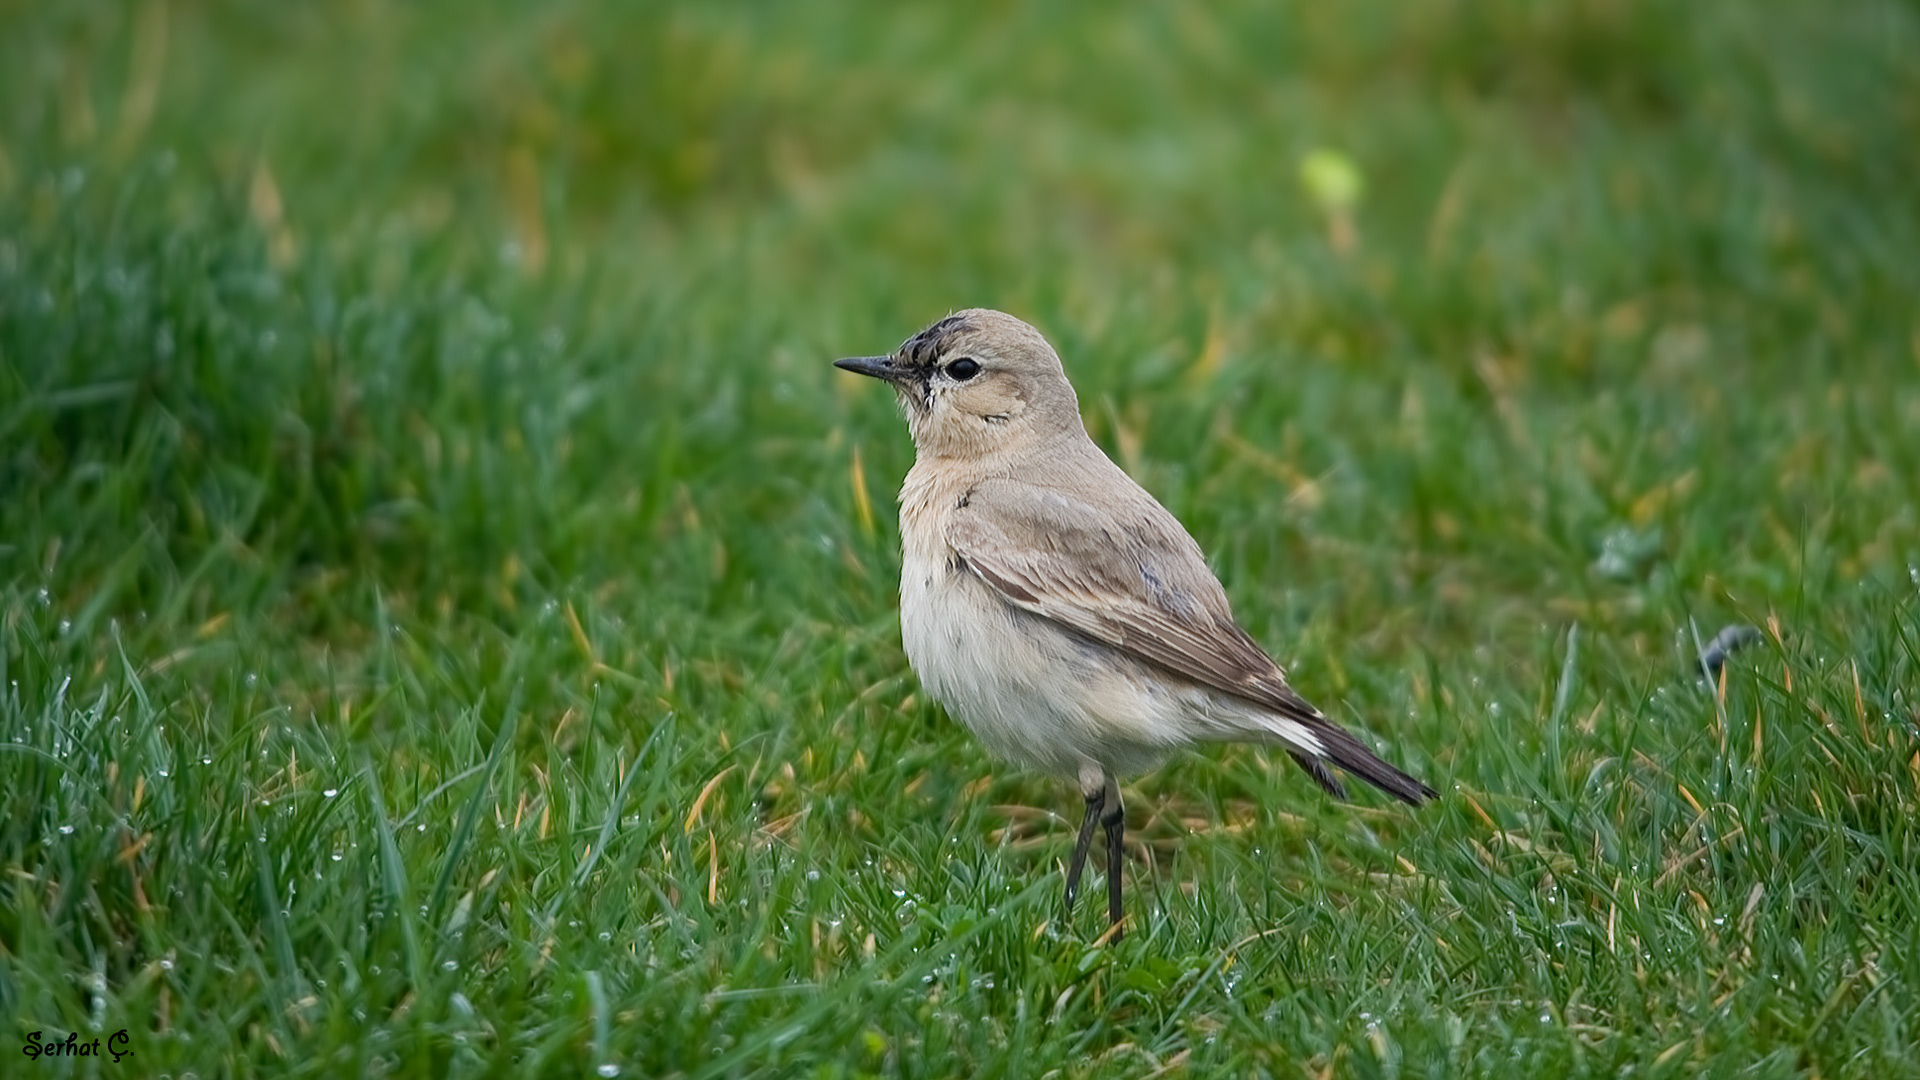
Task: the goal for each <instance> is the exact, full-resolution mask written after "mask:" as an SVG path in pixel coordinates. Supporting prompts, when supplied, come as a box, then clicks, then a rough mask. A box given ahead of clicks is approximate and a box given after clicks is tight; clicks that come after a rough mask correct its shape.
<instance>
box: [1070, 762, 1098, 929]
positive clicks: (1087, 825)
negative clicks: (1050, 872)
mask: <svg viewBox="0 0 1920 1080" xmlns="http://www.w3.org/2000/svg"><path fill="white" fill-rule="evenodd" d="M1105 796H1106V789H1105V787H1104V786H1102V787H1096V788H1094V789H1093V790H1092V791H1090V792H1087V816H1086V819H1085V820H1084V821H1082V822H1081V823H1080V839H1079V840H1077V841H1075V842H1074V845H1073V860H1072V861H1071V862H1069V863H1067V904H1066V906H1067V916H1068V917H1069V918H1071V917H1072V916H1073V901H1074V899H1075V898H1076V897H1078V896H1079V895H1080V871H1082V870H1084V869H1086V866H1087V849H1088V848H1089V847H1092V846H1093V824H1094V822H1096V821H1099V820H1100V803H1101V801H1102V800H1103V799H1104V798H1105Z"/></svg>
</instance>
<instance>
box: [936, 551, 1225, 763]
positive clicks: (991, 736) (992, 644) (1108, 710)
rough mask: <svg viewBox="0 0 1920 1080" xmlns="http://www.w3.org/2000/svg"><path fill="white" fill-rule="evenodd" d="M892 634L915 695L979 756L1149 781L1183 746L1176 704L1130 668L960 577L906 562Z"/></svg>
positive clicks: (944, 567) (939, 566) (942, 567)
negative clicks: (950, 722)
mask: <svg viewBox="0 0 1920 1080" xmlns="http://www.w3.org/2000/svg"><path fill="white" fill-rule="evenodd" d="M900 629H901V638H902V640H903V642H904V644H905V646H906V651H907V660H908V661H909V662H910V663H911V664H912V665H913V670H914V672H915V673H916V674H917V675H919V677H920V682H921V685H923V686H924V687H926V690H927V692H928V693H929V694H930V695H932V697H933V698H934V700H936V701H938V702H940V704H942V705H944V706H945V707H946V709H947V712H948V713H949V714H951V715H952V716H953V717H954V718H955V719H956V720H959V721H960V722H961V723H963V724H965V725H966V726H967V727H968V728H969V729H970V730H972V732H973V733H974V735H975V736H977V737H978V738H979V739H980V741H981V742H982V743H984V744H986V746H987V749H988V750H990V751H992V752H993V753H994V754H995V755H997V756H999V757H1001V758H1004V759H1006V760H1008V761H1011V762H1014V763H1016V764H1019V765H1024V766H1028V767H1030V768H1036V769H1041V770H1044V771H1047V772H1051V773H1055V774H1057V775H1060V776H1066V777H1077V776H1078V775H1079V774H1080V772H1081V769H1082V767H1083V766H1084V765H1086V764H1087V763H1089V762H1092V763H1095V764H1098V765H1100V766H1101V767H1102V768H1104V769H1106V770H1107V771H1108V772H1110V773H1116V774H1127V773H1137V772H1142V771H1145V770H1146V769H1150V768H1152V767H1153V766H1155V765H1157V764H1159V763H1160V761H1162V760H1164V759H1165V757H1166V756H1167V754H1169V753H1170V752H1172V751H1173V750H1174V749H1176V748H1177V747H1179V746H1181V745H1184V744H1185V743H1186V742H1187V741H1188V739H1187V737H1186V736H1185V734H1184V728H1185V725H1184V724H1183V723H1182V722H1181V713H1182V712H1183V711H1184V710H1183V702H1181V701H1180V700H1178V697H1179V695H1178V694H1176V693H1174V692H1171V691H1169V689H1168V688H1166V687H1165V686H1164V685H1163V684H1162V683H1161V681H1160V680H1159V679H1156V678H1153V677H1152V676H1151V675H1150V673H1148V672H1147V671H1145V670H1144V669H1143V668H1142V667H1141V666H1140V665H1138V664H1137V663H1135V662H1134V661H1132V660H1130V659H1128V658H1127V657H1125V656H1122V655H1121V654H1119V653H1118V652H1116V651H1114V650H1111V649H1108V648H1107V647H1105V646H1103V645H1099V644H1097V643H1094V642H1090V641H1087V640H1086V639H1084V638H1081V637H1078V636H1077V635H1074V634H1072V633H1070V632H1068V631H1066V630H1064V629H1063V628H1061V627H1060V626H1058V625H1057V624H1055V623H1053V622H1051V621H1049V620H1047V619H1044V618H1042V617H1040V616H1038V615H1033V614H1031V613H1029V612H1025V611H1022V610H1020V609H1019V608H1016V607H1014V606H1012V605H1011V604H1008V603H1007V602H1006V601H1005V600H1003V599H1001V598H1000V596H999V595H998V594H997V593H995V592H994V591H993V590H992V589H991V588H989V587H988V586H987V585H986V584H985V583H984V582H982V581H980V580H979V579H978V578H976V577H975V576H974V575H973V574H971V573H970V572H968V571H966V570H964V569H959V568H956V567H954V566H952V565H950V564H949V563H947V562H946V561H944V560H936V559H924V558H923V559H916V558H913V557H912V556H909V557H908V559H907V563H906V566H905V567H904V568H903V571H902V577H901V583H900Z"/></svg>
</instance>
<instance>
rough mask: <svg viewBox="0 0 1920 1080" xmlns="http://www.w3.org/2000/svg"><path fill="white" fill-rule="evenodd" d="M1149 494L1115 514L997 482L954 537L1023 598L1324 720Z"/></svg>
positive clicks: (1015, 597)
mask: <svg viewBox="0 0 1920 1080" xmlns="http://www.w3.org/2000/svg"><path fill="white" fill-rule="evenodd" d="M1142 495H1143V498H1141V499H1138V500H1135V499H1127V500H1123V501H1122V505H1123V506H1126V509H1122V510H1120V511H1118V512H1116V511H1114V510H1109V509H1105V508H1101V507H1096V506H1093V505H1091V504H1090V503H1088V502H1086V501H1084V500H1081V499H1077V498H1075V497H1073V496H1072V495H1068V494H1065V493H1063V492H1061V491H1058V490H1056V489H1052V488H1046V487H1040V486H1037V485H1034V484H1030V483H1015V482H1012V481H1006V480H990V481H987V482H985V483H982V484H980V485H978V486H976V487H975V488H974V489H973V490H972V491H971V492H969V493H968V495H967V498H966V499H965V500H964V503H965V505H962V506H959V507H957V508H956V509H955V510H954V513H953V515H952V517H951V518H950V519H949V524H948V527H947V543H948V545H949V546H950V547H952V548H953V551H954V553H955V554H956V555H958V556H960V558H961V559H962V560H963V561H964V562H965V563H966V565H967V567H968V568H969V569H970V570H972V572H973V573H974V574H976V575H978V576H979V577H980V579H981V580H982V581H985V582H986V583H987V584H988V585H991V586H992V587H993V588H994V590H995V591H997V592H998V593H999V594H1000V595H1001V596H1002V597H1005V598H1006V600H1007V602H1008V603H1011V604H1013V605H1015V606H1016V607H1019V608H1022V609H1024V610H1027V611H1030V612H1033V613H1034V614H1036V615H1041V616H1044V617H1046V618H1049V619H1052V620H1053V621H1055V622H1057V623H1060V624H1062V625H1064V626H1067V627H1069V628H1071V629H1073V630H1076V631H1078V632H1080V633H1082V634H1084V635H1086V636H1088V637H1090V638H1093V639H1095V640H1096V641H1101V642H1104V643H1106V644H1108V645H1111V646H1113V647H1114V648H1116V649H1119V650H1120V651H1122V652H1124V653H1127V654H1129V655H1132V656H1134V657H1136V658H1138V659H1141V660H1146V661H1149V662H1151V663H1153V664H1156V665H1158V666H1160V667H1162V668H1166V669H1167V670H1169V671H1172V672H1174V673H1176V674H1179V675H1182V676H1185V677H1186V678H1188V679H1192V680H1193V681H1194V682H1197V683H1201V684H1203V685H1206V686H1210V687H1213V688H1214V689H1216V690H1221V691H1224V692H1226V693H1229V694H1233V695H1235V696H1236V697H1242V698H1246V699H1248V700H1250V701H1254V702H1257V703H1259V704H1261V705H1265V706H1267V707H1268V708H1270V709H1273V710H1274V711H1276V712H1279V713H1281V714H1283V715H1285V716H1288V717H1291V718H1294V719H1299V720H1316V719H1319V717H1320V712H1319V710H1318V709H1315V708H1314V707H1313V706H1312V705H1309V704H1308V703H1307V702H1306V701H1305V700H1304V699H1302V698H1301V697H1300V695H1299V694H1296V693H1294V691H1293V689H1292V688H1291V687H1289V686H1288V685H1287V683H1286V676H1285V675H1284V673H1282V672H1281V670H1280V667H1279V665H1277V664H1275V663H1274V662H1273V659H1272V658H1271V657H1269V656H1268V655H1267V654H1266V652H1265V651H1264V650H1263V649H1261V648H1260V646H1259V645H1258V644H1256V643H1255V642H1254V640H1253V639H1252V638H1251V637H1248V636H1247V632H1246V631H1244V630H1242V629H1241V628H1240V626H1239V625H1238V624H1237V623H1235V622H1234V621H1233V613H1232V611H1231V610H1230V609H1229V608H1228V606H1227V597H1226V593H1225V592H1224V591H1223V590H1222V589H1221V588H1220V582H1219V581H1218V579H1216V578H1215V577H1214V576H1213V572H1212V571H1211V570H1209V569H1208V568H1207V564H1206V560H1205V558H1204V557H1202V555H1201V553H1200V547H1199V545H1197V544H1195V543H1194V542H1193V538H1192V537H1190V536H1188V535H1187V532H1186V530H1185V529H1182V528H1181V527H1180V524H1179V523H1178V522H1177V521H1175V520H1174V519H1173V515H1171V514H1168V513H1167V512H1166V510H1164V509H1163V508H1161V507H1160V506H1159V504H1157V503H1153V502H1152V501H1151V500H1150V499H1145V498H1144V493H1142ZM1127 504H1132V505H1131V506H1127ZM1129 511H1131V512H1129Z"/></svg>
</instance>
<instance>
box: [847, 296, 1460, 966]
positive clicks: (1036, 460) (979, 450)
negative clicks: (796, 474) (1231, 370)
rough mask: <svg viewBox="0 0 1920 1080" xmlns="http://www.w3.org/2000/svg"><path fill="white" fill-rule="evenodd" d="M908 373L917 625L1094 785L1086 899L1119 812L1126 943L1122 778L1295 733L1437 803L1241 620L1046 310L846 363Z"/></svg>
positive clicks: (970, 318)
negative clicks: (1072, 377) (1322, 706)
mask: <svg viewBox="0 0 1920 1080" xmlns="http://www.w3.org/2000/svg"><path fill="white" fill-rule="evenodd" d="M834 365H835V366H836V367H839V368H841V369H844V370H846V371H851V372H854V373H857V374H860V375H866V376H871V377H873V378H876V379H879V380H881V381H882V382H885V383H888V384H890V385H891V386H892V387H893V390H894V392H895V395H896V396H897V397H898V399H899V404H900V407H901V411H902V412H904V413H905V415H906V422H907V429H908V431H909V433H910V434H911V435H912V438H913V445H914V462H913V466H912V468H911V469H910V470H909V471H908V472H907V475H906V479H905V481H904V483H903V484H902V486H901V490H900V535H901V548H902V552H901V570H900V629H901V640H902V644H903V645H904V646H905V650H906V654H907V660H908V663H909V664H910V665H911V666H912V668H913V670H914V672H915V674H916V675H917V676H918V677H919V680H920V683H921V685H922V686H923V687H924V688H925V689H926V691H927V692H928V694H929V695H930V696H931V697H932V698H934V699H935V700H936V701H938V702H939V703H940V704H941V705H942V706H944V707H945V709H946V710H947V712H948V714H949V715H951V716H953V717H954V718H956V719H958V720H959V721H960V722H961V723H962V724H964V725H965V726H966V727H967V728H968V729H970V730H971V731H972V732H973V734H974V735H975V737H977V738H978V739H979V741H980V742H981V743H983V744H984V745H985V746H986V748H987V749H988V750H989V751H990V752H991V753H992V754H993V755H994V756H996V757H998V758H1000V759H1002V760H1004V761H1006V762H1009V763H1011V764H1013V765H1016V766H1019V767H1024V768H1028V769H1033V770H1037V771H1040V772H1044V773H1049V774H1052V775H1055V776H1059V777H1062V778H1064V779H1067V780H1071V781H1074V782H1077V783H1078V784H1079V788H1080V794H1081V795H1082V796H1083V797H1084V798H1085V800H1086V814H1085V817H1084V818H1082V820H1081V825H1080V832H1079V835H1078V837H1077V838H1076V840H1075V843H1074V847H1073V855H1072V858H1071V859H1070V860H1069V862H1068V866H1067V875H1066V888H1065V893H1064V901H1065V904H1064V906H1065V909H1066V913H1067V916H1068V917H1069V918H1071V915H1072V912H1073V908H1074V901H1075V898H1076V897H1077V896H1078V894H1079V889H1080V880H1081V874H1082V871H1083V869H1084V867H1085V865H1086V861H1087V853H1088V850H1089V848H1090V846H1091V844H1092V842H1093V836H1094V831H1095V828H1096V826H1098V827H1100V828H1102V829H1103V830H1104V831H1105V838H1106V865H1107V873H1106V881H1107V916H1108V921H1109V924H1110V925H1109V926H1108V928H1107V931H1106V935H1105V936H1106V940H1108V941H1115V940H1118V939H1119V938H1120V936H1121V935H1122V934H1124V932H1125V931H1124V927H1123V925H1122V924H1123V922H1124V918H1125V909H1124V905H1123V903H1122V896H1121V891H1122V877H1123V875H1122V858H1123V847H1124V844H1125V836H1126V815H1125V811H1124V808H1123V807H1122V804H1121V797H1120V786H1119V778H1120V777H1123V776H1132V775H1136V774H1140V773H1144V772H1147V771H1150V770H1152V769H1154V768H1156V767H1157V766H1159V765H1160V764H1162V763H1163V762H1164V761H1166V760H1167V759H1168V758H1169V757H1170V756H1172V755H1173V754H1174V753H1176V752H1178V751H1181V750H1184V749H1187V748H1189V747H1192V746H1195V745H1196V744H1203V743H1212V742H1254V743H1263V744H1268V745H1271V746H1274V747H1278V748H1279V749H1281V750H1283V751H1285V752H1286V753H1287V754H1288V755H1289V756H1290V757H1291V758H1292V759H1293V760H1294V761H1295V762H1296V763H1298V764H1299V766H1300V767H1301V768H1303V769H1305V770H1306V772H1307V775H1308V776H1310V777H1312V779H1313V780H1314V781H1315V782H1316V783H1317V784H1318V785H1319V786H1320V787H1321V788H1323V789H1325V790H1326V792H1327V793H1328V794H1330V795H1332V796H1333V797H1334V798H1336V799H1345V798H1346V790H1345V788H1344V786H1343V785H1342V784H1341V781H1340V779H1339V778H1338V777H1337V776H1336V775H1335V774H1334V772H1333V769H1332V768H1331V767H1330V766H1337V767H1338V768H1339V769H1341V770H1343V771H1345V772H1347V773H1349V774H1351V775H1353V776H1356V777H1359V778H1360V779H1361V780H1364V781H1366V782H1367V783H1369V784H1371V785H1373V786H1374V787H1377V788H1379V789H1380V790H1381V791H1383V792H1385V793H1386V794H1388V795H1391V796H1393V797H1394V798H1396V799H1399V800H1400V801H1402V802H1405V803H1408V804H1410V805H1415V806H1418V805H1419V804H1421V803H1423V802H1426V801H1427V800H1430V799H1433V798H1435V797H1436V793H1435V791H1434V790H1433V789H1432V788H1430V787H1428V786H1427V785H1426V784H1424V783H1422V782H1420V781H1419V780H1416V779H1414V778H1413V777H1411V776H1409V775H1407V774H1406V773H1404V772H1402V771H1400V770H1399V769H1397V768H1395V767H1394V766H1392V765H1389V764H1388V763H1386V762H1385V761H1383V760H1381V759H1380V758H1379V757H1378V756H1377V755H1376V754H1374V752H1373V751H1372V750H1370V749H1368V748H1367V746H1366V745H1365V744H1364V743H1362V742H1361V741H1360V740H1359V739H1357V738H1355V737H1354V736H1353V735H1352V734H1350V733H1349V732H1348V731H1346V730H1345V729H1343V728H1341V727H1340V726H1338V725H1337V724H1335V723H1334V722H1333V721H1332V720H1329V719H1328V718H1327V717H1326V715H1325V714H1324V713H1322V712H1321V711H1320V710H1319V709H1317V708H1315V707H1314V706H1313V705H1311V704H1309V703H1308V702H1307V700H1306V699H1305V698H1303V697H1301V696H1300V694H1299V693H1297V692H1296V691H1295V690H1294V689H1293V687H1292V686H1290V685H1289V684H1288V682H1287V678H1286V674H1285V672H1283V671H1282V670H1281V668H1280V666H1279V665H1278V664H1277V663H1275V662H1274V660H1273V658H1272V657H1271V656H1270V655H1269V654H1268V653H1267V652H1266V651H1265V650H1264V649H1262V648H1261V647H1260V645H1259V643H1258V642H1256V641H1255V640H1254V639H1253V637H1252V635H1250V634H1248V633H1247V631H1246V630H1244V629H1242V628H1241V626H1240V624H1239V623H1238V622H1236V621H1235V620H1234V617H1233V612H1232V610H1231V609H1230V607H1229V606H1228V602H1227V594H1226V590H1225V589H1224V588H1223V587H1222V586H1221V584H1220V580H1219V579H1218V578H1217V577H1216V576H1215V575H1214V573H1213V571H1212V570H1211V569H1209V567H1208V566H1207V562H1206V557H1205V555H1204V554H1203V553H1202V552H1201V549H1200V545H1199V544H1198V543H1197V542H1195V541H1194V539H1193V537H1192V535H1191V534H1189V533H1188V532H1187V530H1186V529H1185V528H1184V527H1183V526H1182V525H1181V524H1180V522H1179V520H1178V519H1176V518H1175V517H1174V516H1173V514H1172V513H1171V512H1169V511H1168V510H1167V509H1166V507H1164V506H1162V505H1160V503H1159V502H1158V501H1156V500H1155V499H1154V498H1153V496H1152V495H1149V494H1148V493H1147V492H1146V490H1145V489H1144V488H1142V487H1141V486H1140V485H1139V484H1137V483H1135V482H1134V480H1133V478H1132V477H1130V476H1128V475H1127V473H1126V472H1125V471H1124V470H1122V469H1121V468H1120V467H1119V466H1118V465H1116V464H1114V462H1113V460H1112V459H1111V458H1109V457H1107V455H1106V454H1105V453H1103V452H1102V451H1101V450H1100V448H1099V446H1098V445H1096V444H1095V443H1094V441H1093V439H1092V438H1091V437H1089V436H1088V434H1087V430H1086V426H1085V424H1084V423H1083V422H1082V420H1081V417H1080V405H1079V399H1078V398H1077V397H1076V396H1075V394H1074V390H1073V385H1072V384H1071V383H1069V382H1068V381H1067V375H1066V370H1065V368H1064V367H1063V366H1062V364H1061V361H1060V357H1059V355H1058V354H1057V353H1056V352H1055V351H1054V349H1053V346H1051V345H1050V344H1048V343H1047V340H1046V338H1045V337H1043V336H1042V335H1041V333H1040V332H1039V331H1038V330H1036V329H1034V328H1033V327H1032V326H1030V325H1028V324H1027V323H1025V322H1023V321H1021V320H1020V319H1018V318H1016V317H1014V316H1012V315H1008V314H1006V313H1004V312H1000V311H994V310H990V309H986V308H973V309H969V310H965V311H957V312H954V313H953V314H950V315H947V316H946V317H944V318H941V319H939V320H937V321H935V322H934V323H933V324H932V325H930V326H928V327H927V328H926V329H924V330H922V331H920V332H919V333H917V334H914V335H913V336H912V337H910V338H908V339H907V340H906V341H905V342H903V343H902V344H901V345H900V347H899V348H897V349H895V350H894V351H893V352H892V353H889V354H887V355H885V356H857V357H848V358H845V359H840V360H836V361H834Z"/></svg>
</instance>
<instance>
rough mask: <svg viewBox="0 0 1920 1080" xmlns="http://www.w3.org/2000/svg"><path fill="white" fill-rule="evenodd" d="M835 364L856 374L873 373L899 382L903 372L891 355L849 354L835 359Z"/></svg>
mask: <svg viewBox="0 0 1920 1080" xmlns="http://www.w3.org/2000/svg"><path fill="white" fill-rule="evenodd" d="M833 366H834V367H837V368H840V369H842V370H843V371H851V372H853V373H854V374H856V375H871V376H873V377H874V378H876V379H880V380H882V381H885V382H899V381H900V379H901V376H902V372H901V371H900V369H899V368H897V367H895V366H894V365H893V357H891V356H849V357H847V358H846V359H845V360H835V361H834V362H833Z"/></svg>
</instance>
